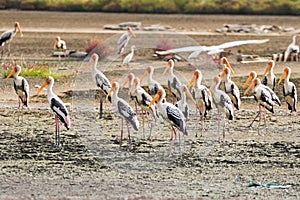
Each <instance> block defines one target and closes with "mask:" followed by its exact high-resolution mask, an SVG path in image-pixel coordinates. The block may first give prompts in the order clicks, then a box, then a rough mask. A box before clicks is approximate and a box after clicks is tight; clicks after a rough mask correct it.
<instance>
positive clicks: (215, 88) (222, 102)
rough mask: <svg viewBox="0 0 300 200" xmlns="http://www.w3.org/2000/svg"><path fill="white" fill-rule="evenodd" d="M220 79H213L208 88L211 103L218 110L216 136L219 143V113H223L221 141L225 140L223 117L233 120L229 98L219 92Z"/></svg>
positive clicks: (221, 91) (222, 92)
mask: <svg viewBox="0 0 300 200" xmlns="http://www.w3.org/2000/svg"><path fill="white" fill-rule="evenodd" d="M220 84H221V79H220V77H218V76H216V77H214V80H213V83H212V85H211V86H210V88H209V93H211V95H212V99H213V102H214V104H215V106H216V107H217V109H218V135H219V141H220V117H221V113H224V117H223V139H224V138H225V124H226V122H225V116H227V118H228V119H229V120H233V119H234V111H233V104H232V102H231V100H230V97H229V96H228V95H227V94H226V93H225V92H224V91H223V90H220V89H219V87H220Z"/></svg>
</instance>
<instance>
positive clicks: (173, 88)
mask: <svg viewBox="0 0 300 200" xmlns="http://www.w3.org/2000/svg"><path fill="white" fill-rule="evenodd" d="M167 71H169V74H168V88H169V90H170V92H171V93H172V94H173V95H174V97H175V99H176V100H177V101H178V100H179V99H181V92H180V88H181V86H182V83H181V81H180V80H179V78H178V77H177V76H176V75H175V74H174V61H173V60H172V59H170V60H169V61H168V65H167V67H166V69H165V71H164V72H163V74H165V73H166V72H167Z"/></svg>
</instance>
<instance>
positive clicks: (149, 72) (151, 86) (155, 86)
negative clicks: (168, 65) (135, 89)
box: [140, 66, 164, 95]
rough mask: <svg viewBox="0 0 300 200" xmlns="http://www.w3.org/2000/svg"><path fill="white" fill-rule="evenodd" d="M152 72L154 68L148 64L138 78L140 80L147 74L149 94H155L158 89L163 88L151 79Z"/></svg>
mask: <svg viewBox="0 0 300 200" xmlns="http://www.w3.org/2000/svg"><path fill="white" fill-rule="evenodd" d="M153 72H154V68H153V67H152V66H148V67H147V68H146V70H145V72H144V74H143V75H142V77H141V80H140V81H141V82H142V80H143V79H144V78H145V77H146V76H147V75H148V88H149V94H150V95H155V94H156V93H157V91H158V90H159V89H161V90H164V88H163V87H162V86H161V84H160V83H159V82H157V81H156V80H154V79H153Z"/></svg>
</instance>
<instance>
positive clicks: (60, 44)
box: [54, 36, 67, 58]
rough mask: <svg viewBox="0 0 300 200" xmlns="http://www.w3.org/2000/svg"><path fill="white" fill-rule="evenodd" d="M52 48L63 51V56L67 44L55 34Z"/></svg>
mask: <svg viewBox="0 0 300 200" xmlns="http://www.w3.org/2000/svg"><path fill="white" fill-rule="evenodd" d="M54 49H56V50H60V51H62V52H64V56H66V50H67V45H66V42H65V41H64V40H62V39H60V36H57V37H56V38H55V42H54ZM59 58H60V55H59Z"/></svg>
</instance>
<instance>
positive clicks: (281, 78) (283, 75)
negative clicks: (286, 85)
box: [278, 71, 287, 85]
mask: <svg viewBox="0 0 300 200" xmlns="http://www.w3.org/2000/svg"><path fill="white" fill-rule="evenodd" d="M286 76H287V72H286V71H283V73H282V74H281V76H280V78H279V81H278V85H279V84H280V83H281V81H282V80H283V79H284V78H285V77H286Z"/></svg>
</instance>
